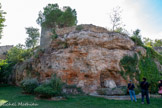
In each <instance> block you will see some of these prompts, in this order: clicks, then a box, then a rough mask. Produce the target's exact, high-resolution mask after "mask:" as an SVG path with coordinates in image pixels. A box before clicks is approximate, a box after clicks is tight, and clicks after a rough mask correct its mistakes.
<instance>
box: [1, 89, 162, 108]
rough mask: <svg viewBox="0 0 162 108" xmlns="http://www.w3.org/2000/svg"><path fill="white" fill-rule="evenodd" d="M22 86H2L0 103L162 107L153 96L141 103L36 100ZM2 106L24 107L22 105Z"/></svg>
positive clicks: (44, 107)
mask: <svg viewBox="0 0 162 108" xmlns="http://www.w3.org/2000/svg"><path fill="white" fill-rule="evenodd" d="M21 91H22V90H21V88H19V87H14V86H6V87H0V103H3V102H5V101H8V103H16V104H17V103H19V102H23V103H35V104H38V106H37V107H29V106H28V108H161V102H162V99H158V98H151V99H150V101H151V104H150V105H147V104H144V105H142V104H141V100H138V102H137V103H135V102H131V101H126V100H122V101H121V100H120V101H117V100H107V99H103V98H97V97H92V96H69V97H68V99H67V100H62V101H47V100H35V99H34V98H35V96H32V95H25V94H21ZM1 108H24V107H20V106H16V107H12V106H9V107H5V106H2V107H1Z"/></svg>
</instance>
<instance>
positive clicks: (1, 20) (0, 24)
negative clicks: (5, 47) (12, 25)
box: [0, 3, 6, 38]
mask: <svg viewBox="0 0 162 108" xmlns="http://www.w3.org/2000/svg"><path fill="white" fill-rule="evenodd" d="M4 14H6V13H5V12H3V10H1V3H0V38H1V37H2V30H3V27H4V24H3V23H4V21H5V18H4V16H3V15H4Z"/></svg>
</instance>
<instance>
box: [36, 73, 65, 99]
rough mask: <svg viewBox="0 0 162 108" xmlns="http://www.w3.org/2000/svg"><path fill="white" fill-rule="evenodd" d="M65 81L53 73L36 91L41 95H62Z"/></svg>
mask: <svg viewBox="0 0 162 108" xmlns="http://www.w3.org/2000/svg"><path fill="white" fill-rule="evenodd" d="M62 86H63V83H62V81H61V79H60V78H59V77H57V76H56V74H55V75H52V77H51V79H50V80H46V81H45V82H43V83H42V85H40V86H39V87H37V88H36V89H35V90H34V92H35V93H36V94H37V95H40V96H41V97H48V98H49V97H52V96H60V95H62Z"/></svg>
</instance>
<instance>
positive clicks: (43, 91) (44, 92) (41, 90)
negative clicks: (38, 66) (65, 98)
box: [34, 85, 57, 98]
mask: <svg viewBox="0 0 162 108" xmlns="http://www.w3.org/2000/svg"><path fill="white" fill-rule="evenodd" d="M34 92H35V93H36V94H38V95H39V96H40V97H43V98H50V97H52V96H54V95H55V94H56V93H57V92H56V91H54V90H53V88H52V87H50V86H48V85H40V86H39V87H37V88H36V89H34Z"/></svg>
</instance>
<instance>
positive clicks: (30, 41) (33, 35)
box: [25, 27, 40, 49]
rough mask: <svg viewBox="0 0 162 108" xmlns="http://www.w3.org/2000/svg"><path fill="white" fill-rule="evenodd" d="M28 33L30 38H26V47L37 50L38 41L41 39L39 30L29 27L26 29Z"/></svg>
mask: <svg viewBox="0 0 162 108" xmlns="http://www.w3.org/2000/svg"><path fill="white" fill-rule="evenodd" d="M26 33H27V34H28V38H26V42H25V44H26V47H27V48H32V49H33V48H35V47H36V46H37V44H38V40H39V37H40V34H39V29H37V28H33V27H28V28H26Z"/></svg>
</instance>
